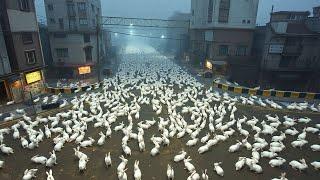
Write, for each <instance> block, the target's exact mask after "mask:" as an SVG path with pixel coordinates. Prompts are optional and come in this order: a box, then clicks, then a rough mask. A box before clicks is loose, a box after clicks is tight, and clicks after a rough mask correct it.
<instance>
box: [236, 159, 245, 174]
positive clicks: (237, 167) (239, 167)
mask: <svg viewBox="0 0 320 180" xmlns="http://www.w3.org/2000/svg"><path fill="white" fill-rule="evenodd" d="M245 163H246V158H245V157H239V160H238V161H237V162H236V164H235V166H236V171H239V170H240V169H242V168H243V166H244V164H245Z"/></svg>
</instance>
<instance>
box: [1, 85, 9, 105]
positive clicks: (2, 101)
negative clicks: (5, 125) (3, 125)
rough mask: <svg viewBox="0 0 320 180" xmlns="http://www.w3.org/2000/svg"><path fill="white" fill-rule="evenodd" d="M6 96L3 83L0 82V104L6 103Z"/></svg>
mask: <svg viewBox="0 0 320 180" xmlns="http://www.w3.org/2000/svg"><path fill="white" fill-rule="evenodd" d="M8 101H9V100H8V95H7V91H6V86H5V83H4V81H0V104H5V103H6V102H8Z"/></svg>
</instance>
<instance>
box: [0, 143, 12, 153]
mask: <svg viewBox="0 0 320 180" xmlns="http://www.w3.org/2000/svg"><path fill="white" fill-rule="evenodd" d="M0 150H1V151H2V152H3V153H4V154H13V153H14V152H13V149H12V148H11V147H8V146H6V145H5V144H1V145H0Z"/></svg>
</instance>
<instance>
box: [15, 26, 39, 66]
mask: <svg viewBox="0 0 320 180" xmlns="http://www.w3.org/2000/svg"><path fill="white" fill-rule="evenodd" d="M32 36H33V37H32V38H33V43H32V44H23V42H22V36H21V34H20V33H13V34H12V37H13V42H14V43H13V44H14V48H15V53H16V57H17V61H18V65H19V69H20V70H28V69H32V68H35V67H39V66H43V59H42V52H41V47H40V41H39V36H38V33H36V32H34V33H33V34H32ZM27 50H35V51H36V58H37V61H36V63H35V64H28V63H27V60H26V57H25V53H24V51H27Z"/></svg>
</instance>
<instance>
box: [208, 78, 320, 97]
mask: <svg viewBox="0 0 320 180" xmlns="http://www.w3.org/2000/svg"><path fill="white" fill-rule="evenodd" d="M213 87H215V88H218V89H222V90H224V91H230V92H233V93H237V94H248V95H253V96H255V95H258V96H263V97H279V98H295V99H307V100H319V99H320V93H309V92H295V91H277V90H274V91H272V90H256V89H252V88H244V87H235V86H229V85H227V84H222V83H216V82H213Z"/></svg>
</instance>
